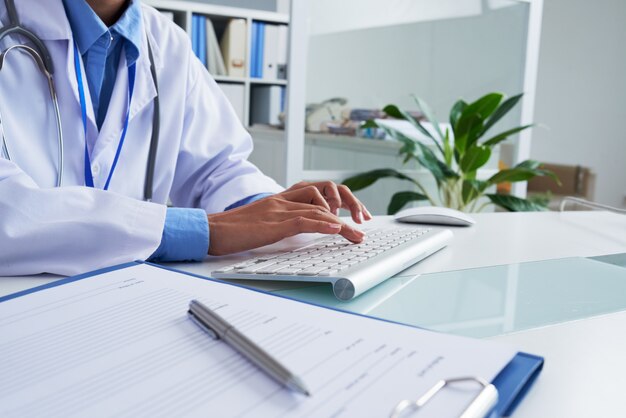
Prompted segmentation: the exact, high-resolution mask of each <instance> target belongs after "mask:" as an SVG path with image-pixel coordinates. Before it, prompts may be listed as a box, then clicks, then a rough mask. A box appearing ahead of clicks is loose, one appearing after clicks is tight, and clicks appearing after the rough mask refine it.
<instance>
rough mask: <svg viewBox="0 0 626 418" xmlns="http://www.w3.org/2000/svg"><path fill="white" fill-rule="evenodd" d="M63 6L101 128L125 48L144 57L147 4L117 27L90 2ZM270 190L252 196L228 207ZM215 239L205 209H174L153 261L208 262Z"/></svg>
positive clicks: (129, 58) (129, 56)
mask: <svg viewBox="0 0 626 418" xmlns="http://www.w3.org/2000/svg"><path fill="white" fill-rule="evenodd" d="M63 4H64V5H65V12H66V14H67V17H68V20H69V22H70V26H71V27H72V33H73V35H74V40H75V41H76V45H77V46H78V51H79V52H80V54H81V57H82V59H83V65H84V67H85V73H86V77H87V84H88V85H89V93H90V95H91V101H92V103H93V110H94V115H95V116H96V124H97V125H98V129H100V128H101V127H102V123H103V122H104V119H105V117H106V113H107V110H108V108H109V102H110V101H111V95H112V93H113V87H114V86H115V80H116V78H117V69H118V66H119V63H120V56H121V53H122V50H123V51H124V53H125V54H126V64H127V65H129V66H130V65H132V64H133V63H135V62H136V61H137V58H138V57H139V51H140V49H141V38H142V34H143V32H142V31H143V29H142V23H141V6H140V4H139V2H138V1H137V0H130V2H129V3H128V6H127V8H126V10H125V11H124V14H123V15H122V16H121V17H120V18H119V19H118V21H117V22H116V23H115V24H114V25H113V26H111V27H107V26H106V25H105V24H104V22H102V20H101V19H100V18H99V17H98V15H96V13H95V12H94V11H93V10H92V8H91V7H90V6H89V5H88V4H87V2H85V1H84V0H63ZM270 194H271V193H261V194H257V195H254V196H250V197H247V198H245V199H242V200H240V201H239V202H237V203H235V204H233V205H231V206H229V207H228V208H226V210H228V209H233V208H236V207H239V206H243V205H246V204H248V203H252V202H254V201H256V200H259V199H262V198H264V197H266V196H268V195H270ZM209 237H210V235H209V223H208V220H207V215H206V213H205V211H204V210H203V209H188V208H168V209H167V213H166V215H165V226H164V228H163V237H162V239H161V244H160V245H159V248H157V250H156V251H155V252H154V254H152V256H151V257H150V259H151V260H154V261H183V260H202V259H203V258H204V257H205V256H206V255H207V253H208V249H209Z"/></svg>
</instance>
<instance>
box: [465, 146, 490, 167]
mask: <svg viewBox="0 0 626 418" xmlns="http://www.w3.org/2000/svg"><path fill="white" fill-rule="evenodd" d="M490 157H491V148H489V147H481V146H473V147H470V148H469V149H468V150H467V151H466V152H465V154H464V155H463V158H462V159H461V164H460V167H461V170H463V172H465V173H471V172H473V171H476V170H477V169H478V168H480V167H482V166H483V165H485V164H487V161H489V158H490Z"/></svg>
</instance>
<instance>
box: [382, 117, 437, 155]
mask: <svg viewBox="0 0 626 418" xmlns="http://www.w3.org/2000/svg"><path fill="white" fill-rule="evenodd" d="M383 112H385V113H386V114H387V115H389V116H391V117H394V118H396V119H404V120H406V121H408V122H409V123H410V124H411V125H413V126H414V127H415V128H416V129H417V130H418V131H420V132H421V133H423V134H424V135H426V136H427V137H428V138H430V139H432V141H433V142H434V143H435V145H436V146H437V148H439V151H441V154H442V155H443V148H441V144H439V142H438V141H437V140H436V139H435V137H434V136H433V135H432V134H431V133H430V131H428V129H426V128H424V125H422V124H421V123H420V121H419V120H417V119H415V118H414V117H413V116H411V115H410V114H409V113H408V112H405V111H404V110H401V109H399V108H398V106H396V105H387V106H385V107H384V108H383ZM390 129H391V128H390ZM394 130H395V129H394Z"/></svg>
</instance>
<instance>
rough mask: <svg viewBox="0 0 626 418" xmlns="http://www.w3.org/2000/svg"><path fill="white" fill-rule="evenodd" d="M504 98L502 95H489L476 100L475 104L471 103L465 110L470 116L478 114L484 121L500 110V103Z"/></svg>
mask: <svg viewBox="0 0 626 418" xmlns="http://www.w3.org/2000/svg"><path fill="white" fill-rule="evenodd" d="M503 98H504V95H503V94H502V93H489V94H486V95H484V96H483V97H481V98H480V99H478V100H476V101H475V102H474V103H470V104H469V105H468V106H467V108H465V111H464V112H463V113H465V112H466V111H467V112H468V114H471V113H478V114H479V115H480V116H481V118H482V119H483V120H485V119H487V118H488V117H489V116H491V114H492V113H494V111H495V110H496V109H497V108H498V106H499V105H500V102H501V101H502V99H503Z"/></svg>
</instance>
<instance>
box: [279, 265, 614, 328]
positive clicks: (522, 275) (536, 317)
mask: <svg viewBox="0 0 626 418" xmlns="http://www.w3.org/2000/svg"><path fill="white" fill-rule="evenodd" d="M625 267H626V254H617V255H614V256H604V257H596V258H594V259H591V258H564V259H558V260H547V261H537V262H529V263H520V264H511V265H502V266H493V267H485V268H476V269H469V270H459V271H450V272H443V273H431V274H424V275H421V276H403V275H402V273H400V274H399V275H398V276H395V277H393V278H391V279H389V280H387V281H385V282H383V283H382V284H380V285H378V286H377V287H375V288H373V289H371V290H370V291H368V292H366V293H364V294H363V295H361V296H359V297H357V298H356V299H354V300H352V301H349V302H341V301H339V300H337V299H335V297H334V296H333V294H332V290H331V287H330V285H319V284H316V285H312V286H310V287H306V288H297V289H283V290H276V291H274V292H273V293H275V294H279V295H283V296H288V297H291V298H295V299H299V300H303V301H307V302H311V303H315V304H319V305H324V306H328V307H331V308H337V309H342V310H347V311H351V312H355V313H360V314H365V315H369V316H374V317H378V318H383V319H387V320H391V321H397V322H401V323H406V324H411V325H415V326H419V327H423V328H428V329H433V330H437V331H442V332H448V333H452V334H458V335H465V336H470V337H490V336H495V335H501V334H506V333H510V332H515V331H520V330H525V329H530V328H536V327H540V326H545V325H549V324H556V323H561V322H566V321H571V320H576V319H582V318H588V317H591V316H596V315H601V314H606V313H611V312H616V311H621V310H626V268H625Z"/></svg>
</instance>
